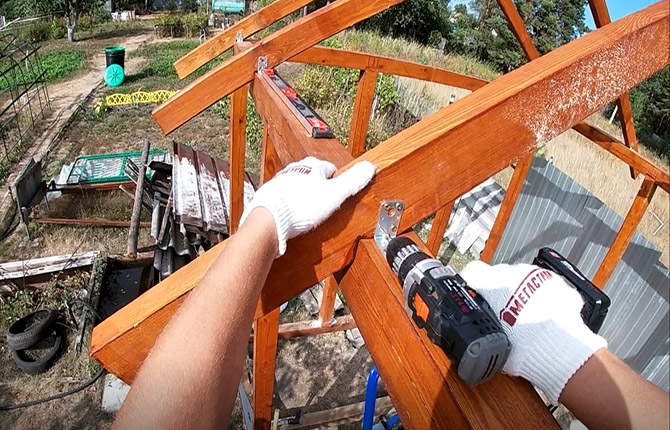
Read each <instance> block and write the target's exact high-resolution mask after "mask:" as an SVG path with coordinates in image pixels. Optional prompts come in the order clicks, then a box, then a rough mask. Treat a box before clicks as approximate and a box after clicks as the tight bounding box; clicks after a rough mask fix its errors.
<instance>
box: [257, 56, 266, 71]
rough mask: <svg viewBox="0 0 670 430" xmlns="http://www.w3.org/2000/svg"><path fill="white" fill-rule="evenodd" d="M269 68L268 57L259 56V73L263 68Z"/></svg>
mask: <svg viewBox="0 0 670 430" xmlns="http://www.w3.org/2000/svg"><path fill="white" fill-rule="evenodd" d="M267 68H268V57H264V56H261V57H258V73H263V70H265V69H267Z"/></svg>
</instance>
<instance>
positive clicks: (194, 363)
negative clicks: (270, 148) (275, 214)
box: [114, 208, 277, 429]
mask: <svg viewBox="0 0 670 430" xmlns="http://www.w3.org/2000/svg"><path fill="white" fill-rule="evenodd" d="M228 241H229V242H228V245H227V247H226V248H225V249H224V250H223V251H222V252H221V255H220V256H219V258H218V260H217V261H216V263H215V264H214V265H213V266H212V268H211V269H210V270H209V271H208V272H207V274H206V275H205V277H204V278H203V279H202V281H201V282H200V284H199V285H198V286H197V287H196V288H195V289H194V290H193V291H192V292H191V293H190V295H189V296H188V298H187V299H186V301H185V302H184V304H183V305H182V307H181V308H180V309H179V312H177V314H176V315H175V317H174V318H172V320H171V321H170V323H169V324H168V325H167V327H166V328H165V330H164V331H163V333H162V334H161V336H160V337H159V338H158V340H157V342H156V345H155V346H154V348H153V349H152V350H151V354H150V355H149V357H148V358H147V359H146V361H145V362H144V365H143V366H142V368H141V369H140V371H139V373H138V375H137V378H136V379H135V382H134V383H133V387H132V389H131V390H130V393H129V395H128V397H127V399H126V401H125V402H124V404H123V407H122V408H121V410H120V411H119V414H118V416H117V419H116V422H115V423H114V428H116V429H150V428H155V429H159V428H160V429H169V428H175V429H186V428H197V429H205V428H223V427H225V426H226V425H227V422H228V420H229V418H230V413H231V411H232V409H233V405H234V402H235V397H236V395H237V384H238V382H239V380H240V376H241V372H242V366H243V363H244V356H245V353H246V347H247V343H248V341H249V333H250V330H251V324H252V318H253V315H254V309H255V307H256V303H257V302H258V297H259V295H260V292H261V289H262V287H263V284H264V283H265V279H266V277H267V275H268V272H269V270H270V266H271V265H272V261H273V260H274V258H275V255H276V254H277V233H276V230H275V223H274V221H273V218H272V215H271V214H270V212H268V211H267V210H266V209H265V208H257V209H255V210H253V211H252V212H251V214H250V215H249V217H248V219H247V221H246V222H245V223H244V224H243V225H242V227H241V228H240V230H239V231H238V232H237V233H236V234H235V235H233V236H232V237H231V238H230V239H229V240H228Z"/></svg>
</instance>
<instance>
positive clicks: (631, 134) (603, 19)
mask: <svg viewBox="0 0 670 430" xmlns="http://www.w3.org/2000/svg"><path fill="white" fill-rule="evenodd" d="M589 7H590V8H591V14H592V15H593V21H594V22H595V24H596V28H600V27H602V26H604V25H607V24H609V23H611V22H612V20H611V19H610V14H609V11H608V10H607V4H605V0H589ZM617 107H618V111H619V120H620V121H621V131H622V132H623V139H624V143H625V145H626V146H627V147H629V148H631V149H633V151H636V152H637V135H636V134H635V122H634V120H633V109H632V108H631V105H630V97H629V95H628V93H624V94H622V95H621V96H620V97H619V99H618V100H617ZM630 175H631V177H632V178H633V179H635V178H636V177H637V172H636V171H635V168H634V167H633V166H630Z"/></svg>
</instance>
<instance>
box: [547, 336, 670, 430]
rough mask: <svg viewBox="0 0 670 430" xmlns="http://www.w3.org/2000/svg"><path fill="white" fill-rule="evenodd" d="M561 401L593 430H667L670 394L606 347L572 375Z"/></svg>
mask: <svg viewBox="0 0 670 430" xmlns="http://www.w3.org/2000/svg"><path fill="white" fill-rule="evenodd" d="M560 400H561V403H563V404H564V405H565V406H566V407H567V408H568V409H569V410H570V412H572V413H573V414H575V416H576V417H577V418H579V420H580V421H581V422H582V423H584V424H585V425H586V426H587V427H588V428H590V429H592V430H595V429H608V430H609V429H631V428H634V429H667V428H668V423H669V422H670V398H669V397H668V393H666V392H664V391H663V390H661V389H660V388H658V387H657V386H655V385H654V384H652V383H650V382H649V381H647V380H645V379H644V378H642V377H641V376H640V375H638V374H637V373H635V371H633V369H631V368H630V367H628V365H626V364H625V363H624V362H622V361H621V360H619V359H618V358H617V357H616V356H614V354H612V353H611V352H610V351H609V350H607V349H605V348H603V349H600V350H599V351H597V352H596V353H595V354H594V355H593V356H591V358H589V359H588V360H587V361H586V363H584V365H583V366H582V367H581V368H580V369H579V370H578V371H577V373H575V374H574V376H573V377H572V378H570V380H569V381H568V383H567V385H566V386H565V388H564V389H563V392H562V393H561V397H560Z"/></svg>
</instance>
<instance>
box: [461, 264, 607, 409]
mask: <svg viewBox="0 0 670 430" xmlns="http://www.w3.org/2000/svg"><path fill="white" fill-rule="evenodd" d="M461 275H462V276H463V279H465V281H466V282H467V283H468V285H470V287H472V288H474V289H475V290H477V292H479V293H480V294H481V295H482V296H483V297H484V298H485V299H486V301H487V302H488V303H489V304H490V305H491V308H492V309H493V311H494V312H495V313H496V315H498V317H499V318H500V322H501V324H502V327H503V329H504V330H505V333H506V334H507V337H508V338H509V340H510V343H511V345H512V350H511V351H510V355H509V358H508V360H507V363H506V364H505V367H504V369H503V370H504V371H505V373H508V374H510V375H513V376H521V377H522V378H524V379H527V380H528V381H530V382H531V383H532V384H533V385H535V386H536V387H538V388H539V389H541V390H542V391H543V392H544V393H545V394H546V395H547V396H548V397H549V400H550V401H551V402H552V403H553V404H557V403H558V398H559V397H560V395H561V392H562V391H563V388H564V387H565V384H567V383H568V380H570V378H571V377H572V375H574V374H575V372H577V370H579V368H580V367H582V365H583V364H584V363H585V362H586V360H588V359H589V357H591V355H593V354H594V353H595V352H596V351H597V350H599V349H601V348H605V347H607V341H606V340H605V339H604V338H602V337H600V336H598V335H597V334H594V333H593V332H591V330H590V329H589V328H588V327H587V326H586V324H584V322H583V321H582V318H581V315H580V312H581V310H582V307H583V306H584V301H583V300H582V297H581V296H580V295H579V293H578V292H577V291H576V290H575V289H573V288H571V287H570V286H569V285H567V283H566V282H565V281H564V280H563V278H561V277H560V276H559V275H557V274H555V273H553V272H551V271H549V270H546V269H543V268H540V267H537V266H531V265H529V264H517V265H507V264H499V265H496V266H489V265H488V264H486V263H483V262H481V261H474V262H472V263H470V264H468V266H467V267H466V268H465V270H464V271H463V273H461Z"/></svg>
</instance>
